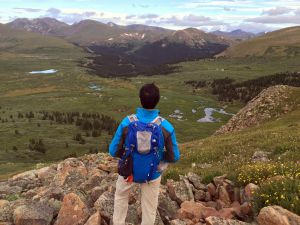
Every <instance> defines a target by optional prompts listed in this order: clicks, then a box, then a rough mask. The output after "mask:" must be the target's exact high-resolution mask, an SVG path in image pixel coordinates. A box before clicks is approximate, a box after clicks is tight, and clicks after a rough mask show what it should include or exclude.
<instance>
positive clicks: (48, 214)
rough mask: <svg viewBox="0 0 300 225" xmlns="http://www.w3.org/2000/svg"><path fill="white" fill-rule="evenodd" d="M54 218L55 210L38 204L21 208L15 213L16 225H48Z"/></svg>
mask: <svg viewBox="0 0 300 225" xmlns="http://www.w3.org/2000/svg"><path fill="white" fill-rule="evenodd" d="M52 218H53V209H52V208H50V207H49V206H46V205H42V204H38V203H35V204H30V205H22V206H19V207H17V208H16V209H15V210H14V213H13V219H14V223H15V225H27V224H31V225H48V224H50V223H51V221H52Z"/></svg>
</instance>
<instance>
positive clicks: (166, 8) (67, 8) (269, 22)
mask: <svg viewBox="0 0 300 225" xmlns="http://www.w3.org/2000/svg"><path fill="white" fill-rule="evenodd" d="M0 4H1V8H0V22H1V23H7V22H10V21H12V20H14V19H16V18H24V17H26V18H37V17H46V16H47V17H53V18H56V19H58V20H61V21H64V22H66V23H68V24H72V23H76V22H78V21H80V20H83V19H93V20H98V21H101V22H105V23H107V22H114V23H117V24H121V25H126V24H134V23H139V24H147V25H153V26H161V27H166V28H171V29H183V28H186V27H196V28H199V29H203V30H206V31H211V30H217V29H220V30H224V31H230V30H234V29H243V30H247V31H251V32H261V31H270V30H274V29H279V28H283V27H288V26H296V25H300V0H151V1H142V0H131V1H130V0H71V1H68V0H26V1H24V0H0Z"/></svg>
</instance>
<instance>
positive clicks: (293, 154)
mask: <svg viewBox="0 0 300 225" xmlns="http://www.w3.org/2000/svg"><path fill="white" fill-rule="evenodd" d="M290 98H292V101H293V102H295V105H297V107H296V109H295V110H294V111H292V112H290V113H288V114H286V115H283V116H282V117H280V118H279V119H277V120H270V121H268V122H265V123H263V124H261V125H260V126H256V127H252V128H248V129H245V130H242V131H239V132H234V133H228V134H225V135H219V136H211V137H208V138H205V139H202V140H198V141H194V142H189V143H185V144H182V145H181V151H182V157H181V160H180V162H179V163H177V164H175V165H172V166H171V168H170V169H169V171H168V172H167V174H166V178H168V177H176V176H177V174H178V173H180V174H182V173H187V172H188V171H193V172H195V173H198V174H199V175H201V176H203V177H211V174H216V173H222V174H225V173H227V174H228V175H229V176H230V177H231V178H232V179H234V180H235V181H237V177H238V171H239V168H243V166H245V165H247V164H252V162H251V158H252V155H253V153H254V152H256V151H266V152H269V153H271V154H270V157H271V160H272V161H273V162H278V163H288V162H291V161H294V162H297V161H299V160H300V151H299V150H300V121H299V118H300V108H299V103H300V102H299V99H300V89H299V88H293V92H292V93H291V95H290ZM193 164H194V166H193ZM202 164H210V167H209V168H206V169H202V168H201V165H202Z"/></svg>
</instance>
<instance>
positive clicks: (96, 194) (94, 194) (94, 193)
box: [90, 185, 108, 202]
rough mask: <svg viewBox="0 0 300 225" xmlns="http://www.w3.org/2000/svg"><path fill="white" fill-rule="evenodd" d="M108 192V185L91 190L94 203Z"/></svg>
mask: <svg viewBox="0 0 300 225" xmlns="http://www.w3.org/2000/svg"><path fill="white" fill-rule="evenodd" d="M107 190H108V185H101V186H98V187H95V188H93V189H92V190H91V192H90V196H91V199H92V201H93V202H95V201H97V199H98V198H99V197H100V195H102V194H103V193H104V192H105V191H107Z"/></svg>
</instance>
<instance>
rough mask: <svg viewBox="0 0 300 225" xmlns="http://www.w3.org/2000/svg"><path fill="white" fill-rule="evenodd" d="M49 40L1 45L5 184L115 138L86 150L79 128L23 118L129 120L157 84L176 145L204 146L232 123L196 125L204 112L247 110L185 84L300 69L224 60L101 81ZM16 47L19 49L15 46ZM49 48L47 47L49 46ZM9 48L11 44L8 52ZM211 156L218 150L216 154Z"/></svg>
mask: <svg viewBox="0 0 300 225" xmlns="http://www.w3.org/2000/svg"><path fill="white" fill-rule="evenodd" d="M19 32H21V31H19ZM32 35H33V36H34V37H33V36H32ZM19 37H22V38H19ZM45 38H46V37H41V36H39V35H37V34H28V33H14V38H13V39H6V41H5V42H1V43H2V44H3V46H4V44H5V46H4V47H3V46H1V47H0V107H1V109H0V117H1V118H2V119H7V120H8V122H7V123H3V124H2V123H1V126H0V134H1V136H0V144H1V145H0V146H1V147H0V179H1V178H2V179H3V178H5V177H8V176H11V175H12V174H14V173H18V172H21V171H24V170H28V169H31V168H35V166H36V165H37V164H39V163H50V162H53V161H57V160H60V159H63V158H64V157H66V156H67V155H70V154H75V153H76V154H77V155H82V154H85V153H88V151H89V148H90V147H95V146H102V147H104V148H105V146H106V144H107V142H108V141H109V140H110V138H111V137H110V136H108V135H107V134H105V133H104V134H103V136H101V137H99V138H91V137H89V138H86V140H87V144H86V145H80V144H78V143H76V142H75V141H73V140H72V136H73V135H74V134H75V133H77V132H79V130H78V129H77V128H76V127H75V126H73V125H57V124H53V125H50V122H49V121H48V122H47V121H42V120H41V119H40V118H34V119H32V120H31V121H29V120H28V119H27V120H26V119H16V117H17V114H18V112H20V113H27V112H30V111H34V112H38V111H40V110H45V111H60V112H71V111H79V112H99V113H102V114H106V115H110V116H112V117H114V118H115V119H117V120H121V119H122V118H123V117H124V116H126V115H128V114H132V113H134V112H135V108H136V107H137V106H139V101H138V97H137V94H138V90H139V88H140V87H141V86H142V85H143V84H144V83H149V82H155V83H156V84H157V85H158V86H159V87H160V89H161V95H162V96H165V97H167V99H165V98H162V99H161V101H160V103H159V105H158V108H159V109H161V114H162V116H164V117H165V118H167V119H168V120H169V121H170V122H171V123H172V124H173V125H174V127H175V129H176V134H177V137H178V141H179V142H180V143H185V142H191V141H196V140H199V139H200V140H201V141H198V142H199V143H200V142H202V139H203V138H207V137H209V136H210V135H212V134H213V133H214V132H215V131H216V130H217V129H218V128H219V127H220V126H222V125H224V124H225V123H226V122H227V121H228V120H229V118H230V116H226V115H222V114H218V113H216V114H214V116H215V117H216V118H220V119H221V122H217V123H198V122H197V120H198V119H199V118H202V117H204V108H205V107H215V108H221V107H224V108H226V111H228V112H230V113H236V112H237V111H238V110H239V109H240V108H241V107H242V105H241V104H240V103H237V102H236V103H234V104H224V103H220V102H218V101H217V99H216V96H213V95H211V94H210V92H209V90H207V89H201V90H200V91H199V92H197V93H193V91H192V89H191V88H190V87H189V86H187V85H184V81H186V80H212V79H215V78H224V77H226V76H228V77H231V78H234V79H236V80H247V79H251V78H254V77H259V76H263V75H268V74H273V73H276V72H281V71H285V70H289V71H299V70H300V65H299V63H298V60H299V59H298V58H291V59H288V58H285V59H282V58H281V59H279V58H277V59H273V60H270V59H251V61H248V60H249V59H220V60H200V61H195V62H185V63H181V64H180V66H182V68H181V69H180V70H179V71H177V72H176V73H174V74H170V75H168V76H162V75H157V76H151V77H145V76H138V77H134V78H130V79H122V78H118V79H115V78H101V77H97V76H94V75H92V74H89V73H88V72H87V71H86V70H84V69H83V68H80V67H78V65H77V64H78V61H79V60H82V59H83V58H84V57H86V56H87V55H86V53H84V52H83V51H82V50H81V49H80V48H78V47H76V46H73V45H71V44H69V43H67V42H65V41H63V40H61V39H57V38H49V39H48V37H47V39H45ZM16 42H17V43H21V44H19V45H15V43H16ZM43 42H45V43H47V45H46V46H44V44H43ZM7 46H10V47H9V49H8V48H7ZM4 48H5V49H4ZM46 69H56V70H58V72H57V73H56V74H51V75H39V74H35V75H30V74H29V72H30V71H33V70H46ZM222 69H224V71H223V70H222ZM90 84H96V85H98V86H100V87H103V89H102V90H101V91H93V90H91V89H90V88H88V86H89V85H90ZM176 109H180V110H181V111H182V112H183V113H184V118H185V119H186V120H185V121H178V120H176V119H173V118H170V117H169V115H170V114H171V113H173V112H174V110H176ZM192 109H197V113H192ZM10 115H13V118H14V121H13V120H12V119H10ZM38 123H40V124H41V126H40V127H38V126H37V124H38ZM16 129H17V130H19V132H20V135H15V130H16ZM82 134H83V133H82ZM254 134H255V132H254V133H253V135H254ZM83 135H84V134H83ZM255 135H261V134H260V133H259V134H255ZM30 138H42V139H43V140H44V143H45V145H46V148H47V150H48V151H47V152H46V154H45V155H43V154H40V153H39V154H38V153H34V154H33V153H32V152H30V151H28V149H27V148H28V142H29V139H30ZM223 138H224V140H225V142H227V147H226V149H223V150H224V151H226V150H230V149H231V147H230V142H231V141H233V144H234V141H235V140H231V139H230V137H227V136H226V137H223ZM241 138H244V137H241ZM245 138H246V137H245ZM210 140H211V143H212V146H217V145H220V147H222V146H221V145H223V140H222V141H221V142H218V141H216V142H214V137H212V139H205V140H203V141H204V142H208V143H209V142H210ZM66 142H68V143H69V148H65V143H66ZM198 142H192V143H198ZM189 145H192V144H184V145H183V149H186V148H189V147H188V146H189ZM240 145H243V143H240ZM13 146H16V147H17V151H15V150H13ZM287 147H288V144H287ZM287 147H286V146H284V145H280V146H277V147H276V149H277V151H279V152H281V151H285V149H286V148H287ZM193 148H194V147H193ZM212 150H213V151H212V152H214V149H212ZM184 154H185V153H184ZM205 154H206V153H205ZM207 154H210V153H207ZM211 154H212V155H213V153H211ZM224 154H225V153H224ZM195 155H199V156H193V157H195V159H197V160H198V161H199V163H201V162H209V161H206V159H209V158H205V157H206V156H205V157H204V158H203V159H202V158H201V157H200V156H201V155H202V153H195ZM184 158H186V156H184ZM187 162H188V158H187V160H185V159H184V160H182V162H181V164H179V165H178V167H182V166H183V165H187ZM181 165H182V166H181ZM216 168H218V167H216ZM209 170H210V171H211V173H212V174H213V173H216V172H218V171H217V169H214V168H209V169H208V171H209ZM171 172H172V171H170V173H171ZM218 173H219V172H218Z"/></svg>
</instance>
